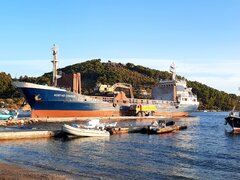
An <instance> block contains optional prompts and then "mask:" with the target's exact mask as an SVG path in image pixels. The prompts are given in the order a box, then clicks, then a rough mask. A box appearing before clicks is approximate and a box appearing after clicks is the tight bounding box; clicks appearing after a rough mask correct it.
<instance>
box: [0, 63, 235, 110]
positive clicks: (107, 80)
mask: <svg viewBox="0 0 240 180" xmlns="http://www.w3.org/2000/svg"><path fill="white" fill-rule="evenodd" d="M59 70H60V71H61V72H62V73H66V74H71V73H77V72H80V73H81V78H82V93H83V94H88V95H90V94H94V88H95V87H96V84H98V83H101V84H108V85H113V84H114V83H117V82H124V83H129V84H132V86H133V89H134V96H135V97H139V96H140V90H146V91H147V92H151V89H152V87H153V86H154V85H155V84H156V83H157V82H158V81H159V80H160V79H170V78H171V74H170V73H169V72H167V71H159V70H156V69H150V68H147V67H143V66H139V65H134V64H132V63H127V64H121V63H113V62H111V61H108V62H106V63H105V62H101V60H100V59H93V60H89V61H86V62H82V63H78V64H74V65H70V66H66V67H64V68H61V69H59ZM0 76H1V79H0V85H1V87H0V98H5V99H6V98H14V97H16V98H19V97H20V94H19V93H18V92H16V90H14V89H13V87H12V86H11V77H10V75H7V74H5V73H0ZM177 78H178V79H181V78H183V77H180V76H177ZM18 80H20V81H27V82H32V83H38V84H48V85H50V82H51V73H50V72H49V73H45V74H44V75H43V76H41V77H38V78H33V77H27V76H24V77H20V78H19V79H18ZM187 85H188V86H189V87H192V90H193V93H194V94H196V95H197V96H198V100H199V101H200V107H199V109H200V110H201V109H208V110H223V111H229V110H231V109H232V107H233V106H234V105H237V101H238V99H239V97H237V96H236V95H235V94H227V93H225V92H223V91H219V90H217V89H214V88H211V87H209V86H206V85H204V84H201V83H199V82H196V81H189V80H187ZM239 107H240V105H237V107H236V109H240V108H239Z"/></svg>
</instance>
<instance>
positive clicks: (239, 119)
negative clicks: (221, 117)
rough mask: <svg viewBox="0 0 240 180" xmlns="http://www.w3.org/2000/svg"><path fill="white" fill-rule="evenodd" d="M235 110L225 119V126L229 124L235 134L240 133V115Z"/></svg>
mask: <svg viewBox="0 0 240 180" xmlns="http://www.w3.org/2000/svg"><path fill="white" fill-rule="evenodd" d="M234 110H235V107H233V110H232V111H231V112H230V113H229V115H228V116H227V117H225V120H226V122H225V125H227V124H229V125H230V126H231V128H232V130H233V132H234V133H240V113H237V112H235V111H234Z"/></svg>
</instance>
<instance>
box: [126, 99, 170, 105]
mask: <svg viewBox="0 0 240 180" xmlns="http://www.w3.org/2000/svg"><path fill="white" fill-rule="evenodd" d="M130 103H131V104H151V105H158V104H174V103H175V102H174V101H165V100H152V99H130Z"/></svg>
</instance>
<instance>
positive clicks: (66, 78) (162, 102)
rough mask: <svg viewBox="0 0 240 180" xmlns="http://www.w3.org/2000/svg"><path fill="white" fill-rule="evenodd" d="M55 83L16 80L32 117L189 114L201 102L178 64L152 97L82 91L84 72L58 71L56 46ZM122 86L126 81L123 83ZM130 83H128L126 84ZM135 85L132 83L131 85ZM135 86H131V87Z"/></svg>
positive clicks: (54, 58)
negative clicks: (181, 76)
mask: <svg viewBox="0 0 240 180" xmlns="http://www.w3.org/2000/svg"><path fill="white" fill-rule="evenodd" d="M52 51H53V60H52V63H53V78H52V86H47V85H39V84H34V83H28V82H19V81H15V82H13V85H14V86H15V87H16V88H18V89H19V90H20V91H21V92H22V94H23V95H24V97H25V100H26V101H27V102H28V104H29V105H30V106H31V117H32V118H56V117H104V116H105V117H106V116H107V117H112V116H125V115H133V116H149V115H154V116H171V117H178V116H187V115H189V114H190V113H191V112H193V111H196V110H197V109H198V105H199V102H198V101H197V97H196V96H195V95H193V93H192V91H191V88H187V86H186V81H185V80H180V81H179V80H177V79H176V73H175V65H174V66H171V67H172V69H171V72H172V74H173V78H172V80H164V81H160V82H159V83H158V84H157V85H156V87H154V88H153V90H152V99H136V98H134V97H133V96H132V95H133V94H132V93H131V98H127V97H126V95H125V93H124V92H119V93H118V94H117V95H116V96H112V97H107V96H88V95H84V94H81V75H80V73H76V74H69V75H67V74H62V75H61V76H60V75H59V74H58V72H57V70H58V50H57V48H56V46H54V47H53V49H52ZM121 85H122V87H123V85H124V84H121ZM125 87H126V84H125ZM130 87H131V86H130ZM130 89H131V88H130Z"/></svg>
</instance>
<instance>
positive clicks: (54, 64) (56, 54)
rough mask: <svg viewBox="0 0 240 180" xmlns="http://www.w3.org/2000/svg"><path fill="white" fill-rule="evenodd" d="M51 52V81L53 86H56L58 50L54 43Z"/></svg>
mask: <svg viewBox="0 0 240 180" xmlns="http://www.w3.org/2000/svg"><path fill="white" fill-rule="evenodd" d="M52 52H53V60H52V61H51V62H52V63H53V77H52V83H53V86H55V87H56V86H57V70H58V50H57V47H56V46H55V44H54V45H53V48H52Z"/></svg>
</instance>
